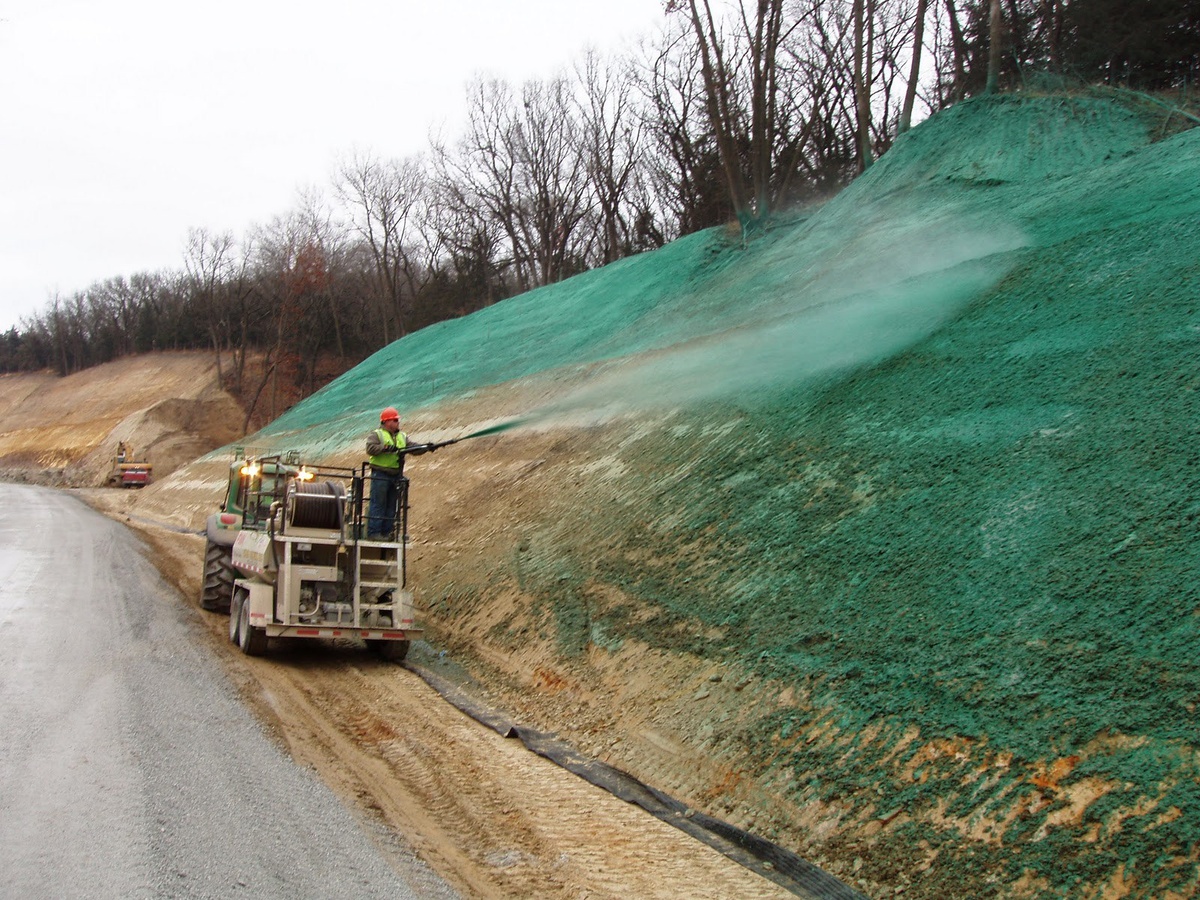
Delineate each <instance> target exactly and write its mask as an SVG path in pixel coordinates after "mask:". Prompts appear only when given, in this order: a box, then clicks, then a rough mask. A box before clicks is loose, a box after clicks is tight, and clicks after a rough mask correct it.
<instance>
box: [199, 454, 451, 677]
mask: <svg viewBox="0 0 1200 900" xmlns="http://www.w3.org/2000/svg"><path fill="white" fill-rule="evenodd" d="M456 440H458V439H456ZM456 440H451V441H444V442H441V443H438V444H424V445H419V447H420V448H421V449H434V448H436V447H442V446H445V445H446V444H452V443H455V442H456ZM416 449H418V448H417V447H414V448H413V450H416ZM234 455H235V459H234V462H233V463H232V464H231V465H230V467H229V484H228V489H227V491H226V494H225V500H224V503H223V504H222V506H221V511H220V512H219V513H216V514H214V515H212V516H210V517H209V519H208V525H207V529H206V532H207V541H206V547H205V555H204V587H203V590H202V593H201V599H200V605H201V606H202V607H203V608H204V609H208V610H214V611H226V610H227V611H228V612H229V639H230V640H231V641H232V642H233V643H235V644H237V645H238V646H239V647H240V648H241V649H242V652H243V653H246V654H248V655H250V656H260V655H262V654H263V653H265V652H266V649H267V641H268V639H269V638H279V637H288V638H339V637H343V638H344V637H352V638H359V639H362V640H363V641H365V642H366V644H367V646H368V647H370V648H372V649H374V650H375V651H376V652H378V653H379V655H380V656H382V657H383V658H384V659H389V660H395V661H400V660H402V659H404V657H405V656H406V655H407V653H408V647H409V643H410V642H411V641H412V640H413V639H415V638H417V637H419V636H420V635H421V633H422V629H421V628H419V627H417V626H416V625H415V623H414V621H413V597H412V591H410V590H408V588H407V571H406V565H405V548H406V545H407V542H408V479H407V478H401V480H400V490H399V492H398V493H399V500H398V503H397V509H396V515H395V523H396V524H395V526H394V528H393V530H392V532H391V533H390V534H387V535H385V536H384V539H383V540H367V539H366V534H367V528H366V524H367V523H366V519H365V516H364V513H363V505H364V503H363V500H364V498H363V488H364V485H365V484H366V483H367V482H368V481H369V477H370V476H369V472H368V467H367V466H366V464H364V465H362V466H360V467H357V468H353V469H343V468H332V467H326V466H311V465H304V464H301V463H300V462H299V457H298V456H297V455H296V454H286V455H284V454H271V455H266V456H262V457H255V456H252V455H247V454H246V453H245V451H244V449H242V448H238V450H237V451H236V452H235V454H234Z"/></svg>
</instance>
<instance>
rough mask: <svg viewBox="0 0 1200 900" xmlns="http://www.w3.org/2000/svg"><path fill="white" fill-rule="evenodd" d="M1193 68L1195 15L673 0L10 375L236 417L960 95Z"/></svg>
mask: <svg viewBox="0 0 1200 900" xmlns="http://www.w3.org/2000/svg"><path fill="white" fill-rule="evenodd" d="M1198 75H1200V0H1139V2H1136V3H1131V2H1127V0H665V2H664V18H663V22H662V27H661V29H660V31H659V32H658V33H657V34H655V35H653V36H652V37H649V38H647V39H645V40H644V41H643V42H642V44H641V45H640V46H638V47H637V48H636V49H633V50H630V51H627V52H625V53H623V54H621V55H619V56H615V57H601V56H600V55H598V54H596V53H592V52H589V53H587V54H586V55H585V57H584V58H583V59H582V60H581V61H579V63H578V64H577V65H576V66H575V67H574V69H573V70H572V71H570V72H568V73H563V74H559V75H556V76H554V77H551V78H548V79H545V80H532V81H529V82H526V83H524V84H521V85H519V86H514V85H511V84H508V83H506V82H504V81H500V80H489V79H485V78H477V79H476V80H475V81H474V82H473V83H471V84H470V85H469V87H468V89H467V91H466V98H465V99H466V104H467V115H466V119H465V121H466V124H465V126H464V127H463V129H462V133H461V134H458V135H456V136H454V137H453V138H451V139H442V138H440V137H435V138H431V140H430V142H429V146H428V148H427V149H426V150H425V151H424V152H422V153H420V154H418V155H414V156H410V157H404V158H391V157H387V156H382V155H379V154H377V153H374V152H371V151H355V152H352V153H348V154H346V155H345V156H344V157H343V158H341V159H340V160H338V162H337V164H336V166H335V174H334V176H333V177H332V179H331V183H330V184H329V185H328V186H327V188H325V189H310V190H307V191H304V192H301V193H300V194H299V195H298V197H297V200H296V202H295V205H294V206H293V208H292V209H290V210H288V211H286V212H284V213H282V214H280V215H278V216H277V217H275V218H274V219H272V220H271V221H269V222H267V223H265V224H256V225H253V226H251V227H249V228H248V229H247V230H246V232H245V233H244V234H242V235H240V236H235V235H234V234H232V233H229V232H221V233H217V232H213V231H210V230H207V229H204V228H195V229H193V230H191V231H190V232H189V233H188V234H187V235H186V238H185V240H184V247H183V252H182V260H183V264H182V266H181V267H180V268H179V269H177V270H165V271H156V272H140V273H134V274H132V275H128V276H124V275H116V276H113V277H110V278H107V279H105V280H103V281H98V282H96V283H94V284H92V285H91V286H89V287H88V288H86V289H84V290H81V291H78V292H75V293H73V294H71V295H69V296H61V295H56V296H54V297H53V298H51V299H50V300H49V301H48V303H47V305H46V307H45V308H44V309H43V311H42V312H40V313H39V314H36V315H34V316H32V317H30V318H28V319H27V320H24V321H22V323H21V325H20V327H14V328H12V329H10V330H9V331H8V332H7V333H6V334H3V335H0V371H22V370H24V371H29V370H40V369H47V368H48V369H52V370H54V371H56V372H58V373H59V374H64V375H65V374H69V373H72V372H77V371H79V370H81V369H84V368H87V367H89V366H92V365H96V364H99V363H103V362H107V361H110V360H113V359H115V358H118V357H120V356H123V355H127V354H134V353H141V352H147V351H152V350H167V349H208V350H211V351H212V353H213V354H214V355H215V358H216V362H217V366H218V370H219V373H220V376H221V379H222V383H223V384H224V385H225V387H226V388H227V389H229V390H230V391H231V392H233V393H235V394H237V395H240V396H242V397H243V399H244V400H246V401H248V403H249V405H250V406H254V405H255V404H256V403H257V402H258V400H259V398H260V397H261V396H262V395H263V392H264V391H265V390H267V387H268V385H276V386H277V382H278V379H279V378H280V377H281V375H283V377H286V378H287V379H288V381H289V383H290V387H291V388H292V389H293V391H292V392H293V394H295V393H298V394H299V395H300V396H303V395H305V394H307V393H311V392H312V391H313V390H315V389H316V388H317V387H320V386H321V385H320V382H321V381H323V380H324V378H325V377H327V376H324V375H322V374H321V372H320V371H319V369H318V366H317V360H319V359H321V358H327V359H328V358H333V359H334V360H336V361H337V363H338V365H340V367H341V368H343V369H344V368H345V367H347V366H349V365H350V364H353V363H354V362H356V361H358V360H361V359H363V358H365V357H366V356H368V355H370V354H371V353H373V352H374V351H376V350H378V349H379V348H380V347H382V346H385V345H386V344H388V343H390V342H391V341H394V340H396V339H397V338H400V337H402V336H404V335H405V334H408V333H409V332H411V331H413V330H415V329H419V328H422V327H425V326H427V325H430V324H432V323H434V322H438V321H441V320H444V319H447V318H453V317H456V316H461V315H465V314H467V313H470V312H473V311H475V310H477V309H479V308H482V307H484V306H487V305H489V304H491V303H495V302H496V301H498V300H501V299H504V298H505V297H509V296H512V295H514V294H518V293H521V292H524V291H527V290H530V289H532V288H535V287H538V286H541V285H546V284H551V283H554V282H557V281H560V280H562V279H565V278H568V277H570V276H572V275H575V274H577V273H580V272H583V271H585V270H587V269H590V268H594V267H597V266H602V265H604V264H606V263H609V262H613V261H615V260H617V259H621V258H623V257H626V256H629V255H631V254H635V253H639V252H642V251H644V250H648V249H653V248H656V247H659V246H662V245H663V244H664V243H666V242H668V241H670V240H673V239H675V238H677V237H679V236H681V235H684V234H688V233H691V232H694V231H697V230H700V229H703V228H707V227H710V226H713V225H719V224H725V223H729V222H736V223H738V225H739V226H740V231H741V236H742V239H743V240H747V239H751V238H752V237H753V234H754V232H755V230H756V229H757V228H758V227H760V226H761V225H762V224H763V223H764V222H765V221H767V220H768V219H769V218H770V216H771V215H772V214H773V213H775V212H777V211H779V210H781V209H784V208H787V207H790V206H792V205H796V204H804V203H808V202H812V201H814V200H819V199H821V198H824V197H827V196H829V195H831V194H832V193H834V192H836V191H837V190H838V189H839V188H840V187H842V186H843V185H845V184H846V183H847V182H848V181H849V180H851V179H852V178H853V177H855V176H856V175H857V174H859V173H860V172H862V171H863V170H864V169H865V168H867V167H868V166H869V165H870V164H871V162H872V161H873V160H874V159H876V158H878V157H879V155H880V154H882V153H885V152H886V151H887V150H888V148H889V147H890V146H891V144H892V142H893V141H894V140H895V138H896V137H897V135H899V134H900V133H902V132H903V131H905V130H906V129H907V128H909V127H910V125H911V124H912V122H913V120H914V117H917V118H919V117H921V116H924V115H927V114H929V113H931V112H935V111H937V110H940V109H942V108H945V107H946V106H948V105H950V104H952V103H955V102H957V101H958V100H961V99H963V98H965V97H968V96H972V95H975V94H979V93H984V92H988V91H996V90H1008V89H1014V88H1019V87H1023V86H1028V85H1029V84H1031V83H1032V82H1033V80H1034V79H1042V78H1045V77H1046V76H1053V77H1056V78H1058V79H1071V80H1073V81H1074V82H1077V83H1081V84H1082V83H1105V84H1114V85H1124V86H1128V87H1133V88H1136V89H1139V90H1147V91H1162V90H1170V89H1179V88H1183V89H1186V88H1188V87H1189V86H1190V85H1192V84H1194V83H1195V81H1196V78H1197V76H1198ZM250 357H254V358H255V359H256V360H257V361H258V364H257V365H256V367H255V369H254V372H253V374H251V373H250V372H249V371H248V369H247V360H248V358H250ZM335 368H336V366H335ZM284 373H286V374H284ZM272 389H273V390H274V389H275V388H272ZM270 406H271V410H270V413H271V414H277V413H278V412H281V411H282V410H279V409H276V408H275V407H276V406H277V404H276V403H274V402H272V403H271V404H270Z"/></svg>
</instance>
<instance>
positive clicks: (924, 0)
mask: <svg viewBox="0 0 1200 900" xmlns="http://www.w3.org/2000/svg"><path fill="white" fill-rule="evenodd" d="M927 5H928V0H917V13H916V21H915V22H914V23H913V57H912V66H911V67H910V68H909V70H908V89H907V90H906V91H905V92H904V109H903V110H901V112H900V125H899V128H898V132H899V133H900V134H904V132H906V131H908V129H909V128H911V127H912V111H913V105H914V104H915V103H916V99H917V79H918V78H920V75H921V52H922V49H923V45H924V43H925V10H926V6H927Z"/></svg>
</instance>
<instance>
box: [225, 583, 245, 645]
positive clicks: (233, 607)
mask: <svg viewBox="0 0 1200 900" xmlns="http://www.w3.org/2000/svg"><path fill="white" fill-rule="evenodd" d="M245 603H246V589H245V588H235V589H234V591H233V600H232V602H230V604H229V643H231V644H241V643H242V606H243V605H245Z"/></svg>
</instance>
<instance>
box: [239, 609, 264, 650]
mask: <svg viewBox="0 0 1200 900" xmlns="http://www.w3.org/2000/svg"><path fill="white" fill-rule="evenodd" d="M238 646H239V647H241V648H242V652H243V653H245V654H246V655H247V656H262V655H263V654H264V653H266V652H267V632H266V629H263V628H255V627H253V626H252V625H251V624H250V598H249V597H243V598H242V608H241V609H239V610H238Z"/></svg>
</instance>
